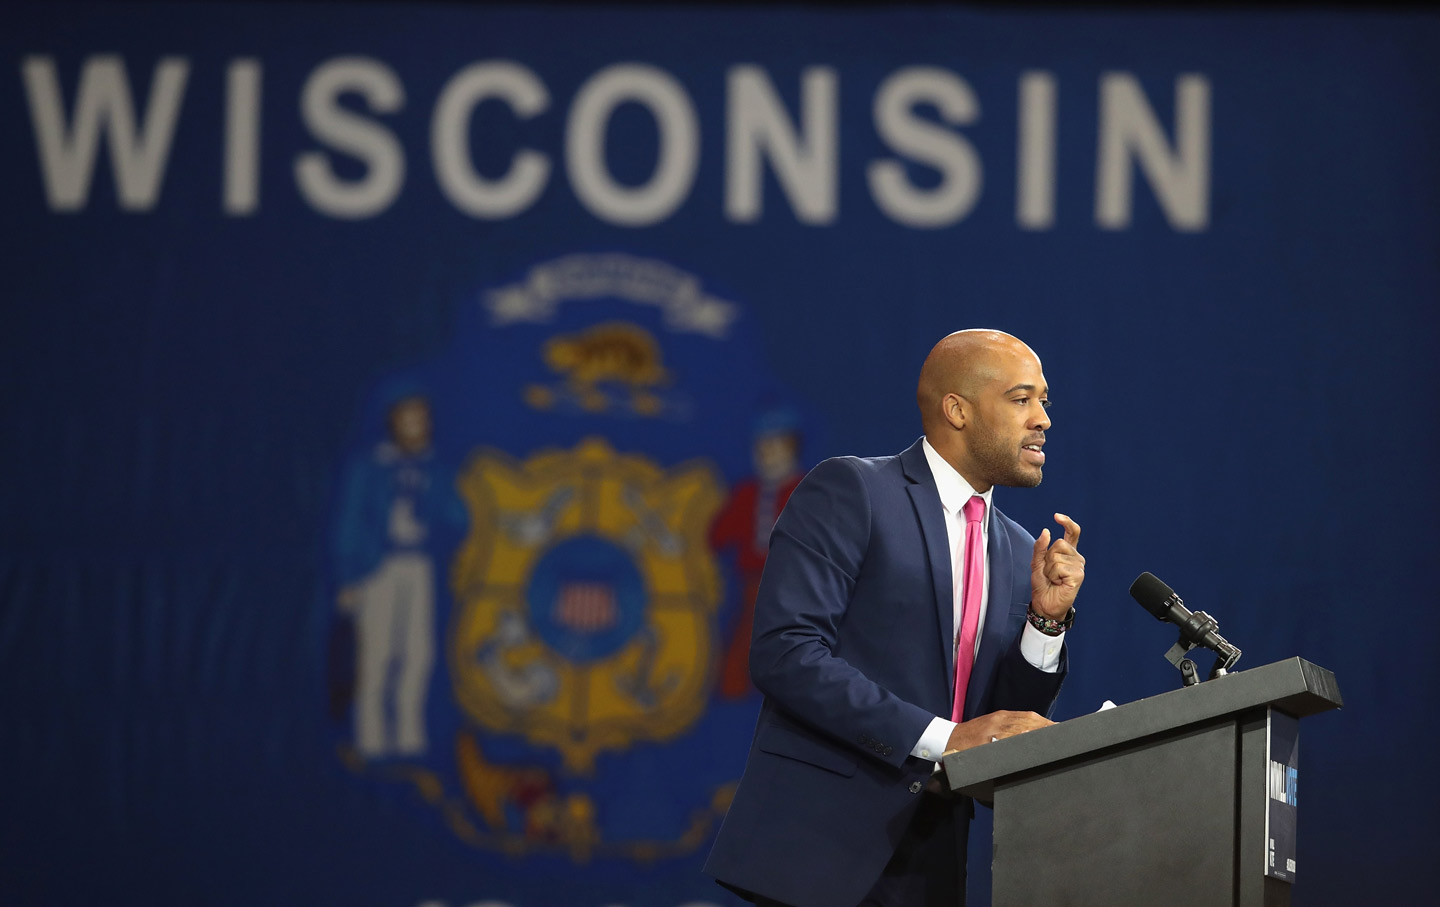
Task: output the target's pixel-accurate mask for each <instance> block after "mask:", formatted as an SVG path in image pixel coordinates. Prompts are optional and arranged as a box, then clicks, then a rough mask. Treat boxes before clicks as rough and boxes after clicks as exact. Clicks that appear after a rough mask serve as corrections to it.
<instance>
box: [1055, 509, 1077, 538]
mask: <svg viewBox="0 0 1440 907" xmlns="http://www.w3.org/2000/svg"><path fill="white" fill-rule="evenodd" d="M1055 522H1057V523H1059V524H1060V525H1061V526H1064V527H1065V541H1067V542H1069V543H1070V544H1071V545H1075V544H1077V543H1078V542H1079V541H1080V524H1079V523H1077V522H1075V521H1074V520H1072V519H1070V518H1069V517H1068V516H1066V515H1065V514H1063V513H1057V514H1055Z"/></svg>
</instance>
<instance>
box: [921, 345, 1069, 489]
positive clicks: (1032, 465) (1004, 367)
mask: <svg viewBox="0 0 1440 907" xmlns="http://www.w3.org/2000/svg"><path fill="white" fill-rule="evenodd" d="M1049 395H1050V388H1049V386H1048V385H1047V384H1046V383H1045V374H1044V372H1043V371H1042V370H1041V368H1040V358H1039V357H1038V356H1036V355H1035V353H1034V351H1033V350H1031V349H1030V347H1028V346H1026V345H1025V344H1024V343H1022V342H1020V340H1019V339H1018V338H1015V337H1012V336H1010V335H1009V334H1006V333H1004V332H1003V331H990V330H970V331H956V332H955V333H954V334H951V335H950V336H948V337H946V338H945V339H943V340H941V341H940V342H939V343H937V344H935V348H934V349H932V350H931V351H930V355H929V356H927V357H926V358H925V365H924V366H922V367H921V369H920V383H919V386H918V387H917V388H916V389H915V399H916V402H917V403H919V404H920V419H921V422H922V423H923V424H924V426H925V437H926V438H928V439H929V440H930V445H931V446H932V447H934V448H935V451H936V452H937V453H939V454H940V456H942V457H944V458H945V460H946V462H948V463H949V464H950V465H951V466H953V467H954V468H955V471H956V472H958V473H960V475H962V476H964V478H965V480H966V481H967V482H969V483H970V487H971V488H973V489H974V490H975V491H978V492H981V493H984V492H985V491H986V490H987V489H988V488H990V487H991V486H992V485H1012V486H1034V485H1039V484H1040V478H1041V475H1042V473H1043V469H1042V467H1043V465H1044V463H1045V455H1044V453H1043V452H1042V448H1043V447H1044V446H1045V430H1046V429H1047V428H1049V427H1050V417H1049V416H1048V415H1047V414H1046V408H1047V407H1048V406H1049V405H1050V403H1049V399H1050V396H1049Z"/></svg>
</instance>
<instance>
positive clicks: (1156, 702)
mask: <svg viewBox="0 0 1440 907" xmlns="http://www.w3.org/2000/svg"><path fill="white" fill-rule="evenodd" d="M1343 704H1344V703H1343V702H1342V701H1341V699H1340V688H1339V687H1338V686H1337V685H1336V683H1335V675H1334V674H1332V673H1330V672H1329V671H1327V670H1326V669H1324V668H1322V667H1320V666H1319V665H1315V664H1311V663H1310V662H1308V661H1306V660H1305V659H1303V658H1290V659H1287V660H1285V661H1277V662H1275V663H1273V664H1268V665H1264V666H1262V667H1258V668H1252V669H1250V670H1248V671H1237V672H1235V673H1233V674H1226V675H1225V676H1223V677H1217V678H1215V679H1214V680H1207V681H1205V682H1204V683H1200V684H1196V685H1195V686H1192V687H1184V688H1182V689H1178V690H1171V691H1170V692H1168V693H1161V694H1160V695H1158V696H1151V697H1149V698H1147V699H1140V700H1137V701H1135V702H1130V703H1126V704H1125V705H1121V706H1116V707H1115V708H1113V709H1106V710H1105V711H1103V712H1094V713H1092V714H1089V715H1081V716H1080V717H1078V718H1071V719H1070V720H1068V721H1062V722H1060V723H1059V724H1056V725H1053V726H1051V727H1046V728H1041V729H1039V730H1036V731H1030V732H1029V733H1026V734H1019V735H1017V736H1015V737H1007V738H1006V739H1004V740H997V741H996V742H994V743H990V744H985V745H983V746H977V747H974V748H973V749H968V750H965V751H963V752H959V753H954V754H952V755H950V756H946V757H945V759H944V766H945V776H946V778H947V779H948V780H949V782H950V789H951V790H953V791H957V792H959V793H962V794H968V795H969V796H972V797H975V798H976V799H978V800H982V801H985V802H989V801H990V800H991V799H992V797H993V796H994V790H995V785H996V783H997V782H1000V781H1003V780H1004V779H1006V778H1007V777H1009V776H1011V775H1017V774H1021V773H1024V772H1028V771H1032V770H1034V769H1038V768H1042V767H1044V766H1047V765H1051V764H1053V763H1056V762H1061V761H1064V760H1067V759H1073V758H1075V757H1078V756H1086V755H1090V754H1094V753H1096V752H1098V751H1100V750H1104V749H1108V748H1110V747H1115V746H1120V745H1124V744H1128V743H1132V742H1135V741H1139V740H1143V739H1144V738H1146V737H1156V736H1160V735H1163V734H1166V733H1167V732H1173V731H1178V730H1180V729H1182V728H1185V727H1189V726H1192V725H1196V724H1201V723H1205V722H1209V721H1212V720H1215V719H1220V718H1224V717H1226V716H1229V715H1235V714H1238V713H1241V712H1247V711H1252V710H1255V709H1258V708H1263V707H1266V706H1269V707H1273V708H1275V709H1278V710H1280V711H1282V712H1285V713H1286V714H1288V715H1293V716H1294V717H1296V718H1304V717H1306V716H1307V715H1314V714H1316V713H1317V712H1324V711H1328V710H1330V709H1337V708H1340V707H1341V706H1342V705H1343Z"/></svg>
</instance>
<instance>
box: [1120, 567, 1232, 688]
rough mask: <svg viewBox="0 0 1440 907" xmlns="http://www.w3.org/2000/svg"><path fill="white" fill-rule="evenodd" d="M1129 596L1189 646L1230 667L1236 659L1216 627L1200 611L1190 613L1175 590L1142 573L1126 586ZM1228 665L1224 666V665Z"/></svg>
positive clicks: (1153, 576)
mask: <svg viewBox="0 0 1440 907" xmlns="http://www.w3.org/2000/svg"><path fill="white" fill-rule="evenodd" d="M1130 597H1131V598H1133V599H1135V600H1136V601H1137V602H1139V603H1140V606H1141V607H1143V608H1144V609H1145V610H1146V611H1149V612H1150V613H1151V614H1153V615H1155V619H1156V620H1163V621H1165V622H1167V623H1172V624H1174V625H1175V626H1177V627H1179V628H1180V639H1181V640H1182V641H1184V642H1188V643H1189V644H1190V645H1192V646H1203V647H1204V648H1206V649H1209V650H1210V651H1212V652H1214V653H1216V654H1217V655H1219V656H1221V657H1222V658H1224V659H1225V661H1226V662H1228V664H1229V665H1233V664H1234V663H1235V662H1236V661H1238V660H1239V659H1240V650H1239V649H1237V648H1235V647H1234V646H1232V645H1231V644H1230V643H1228V642H1226V641H1225V637H1223V636H1221V635H1220V634H1219V633H1218V632H1216V631H1217V630H1218V629H1219V627H1220V625H1219V624H1218V623H1216V622H1215V618H1213V617H1211V616H1210V615H1208V614H1206V613H1205V612H1204V611H1193V612H1192V611H1191V610H1190V609H1189V608H1187V607H1185V602H1184V600H1183V599H1181V598H1180V596H1178V595H1176V594H1175V590H1174V589H1171V588H1170V587H1169V586H1167V585H1165V583H1163V582H1162V581H1161V580H1160V578H1159V577H1157V576H1156V575H1155V574H1153V573H1149V572H1146V573H1142V574H1140V575H1139V576H1138V577H1136V578H1135V582H1133V583H1131V584H1130ZM1227 666H1228V665H1227Z"/></svg>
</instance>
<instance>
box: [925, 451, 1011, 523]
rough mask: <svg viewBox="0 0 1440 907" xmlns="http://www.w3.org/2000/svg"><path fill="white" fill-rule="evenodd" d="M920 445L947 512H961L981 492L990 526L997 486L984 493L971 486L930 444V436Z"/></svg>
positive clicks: (987, 521) (953, 513)
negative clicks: (993, 495) (992, 496)
mask: <svg viewBox="0 0 1440 907" xmlns="http://www.w3.org/2000/svg"><path fill="white" fill-rule="evenodd" d="M920 446H921V447H922V448H923V449H924V451H925V462H927V463H929V464H930V474H931V475H932V476H934V477H935V488H936V490H937V491H939V492H940V506H942V507H944V508H945V512H946V513H948V514H951V515H952V516H954V515H956V514H958V513H959V512H960V508H962V507H964V506H965V502H966V501H968V500H970V498H971V496H973V495H976V494H979V495H980V497H981V498H983V499H984V500H985V521H984V523H983V525H984V526H985V527H986V528H988V527H989V526H990V511H991V510H992V509H993V508H992V507H991V505H990V495H991V493H992V492H994V491H995V486H993V485H992V486H990V489H989V490H988V491H986V492H984V493H983V494H981V493H980V492H977V491H976V490H975V489H974V488H971V487H970V483H969V482H967V481H965V477H964V476H962V475H960V473H958V472H956V471H955V467H953V466H951V465H950V464H949V463H948V462H946V460H945V458H944V457H942V456H940V454H939V452H938V451H936V450H935V448H934V447H931V446H930V439H929V438H926V439H924V440H923V441H921V442H920Z"/></svg>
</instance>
